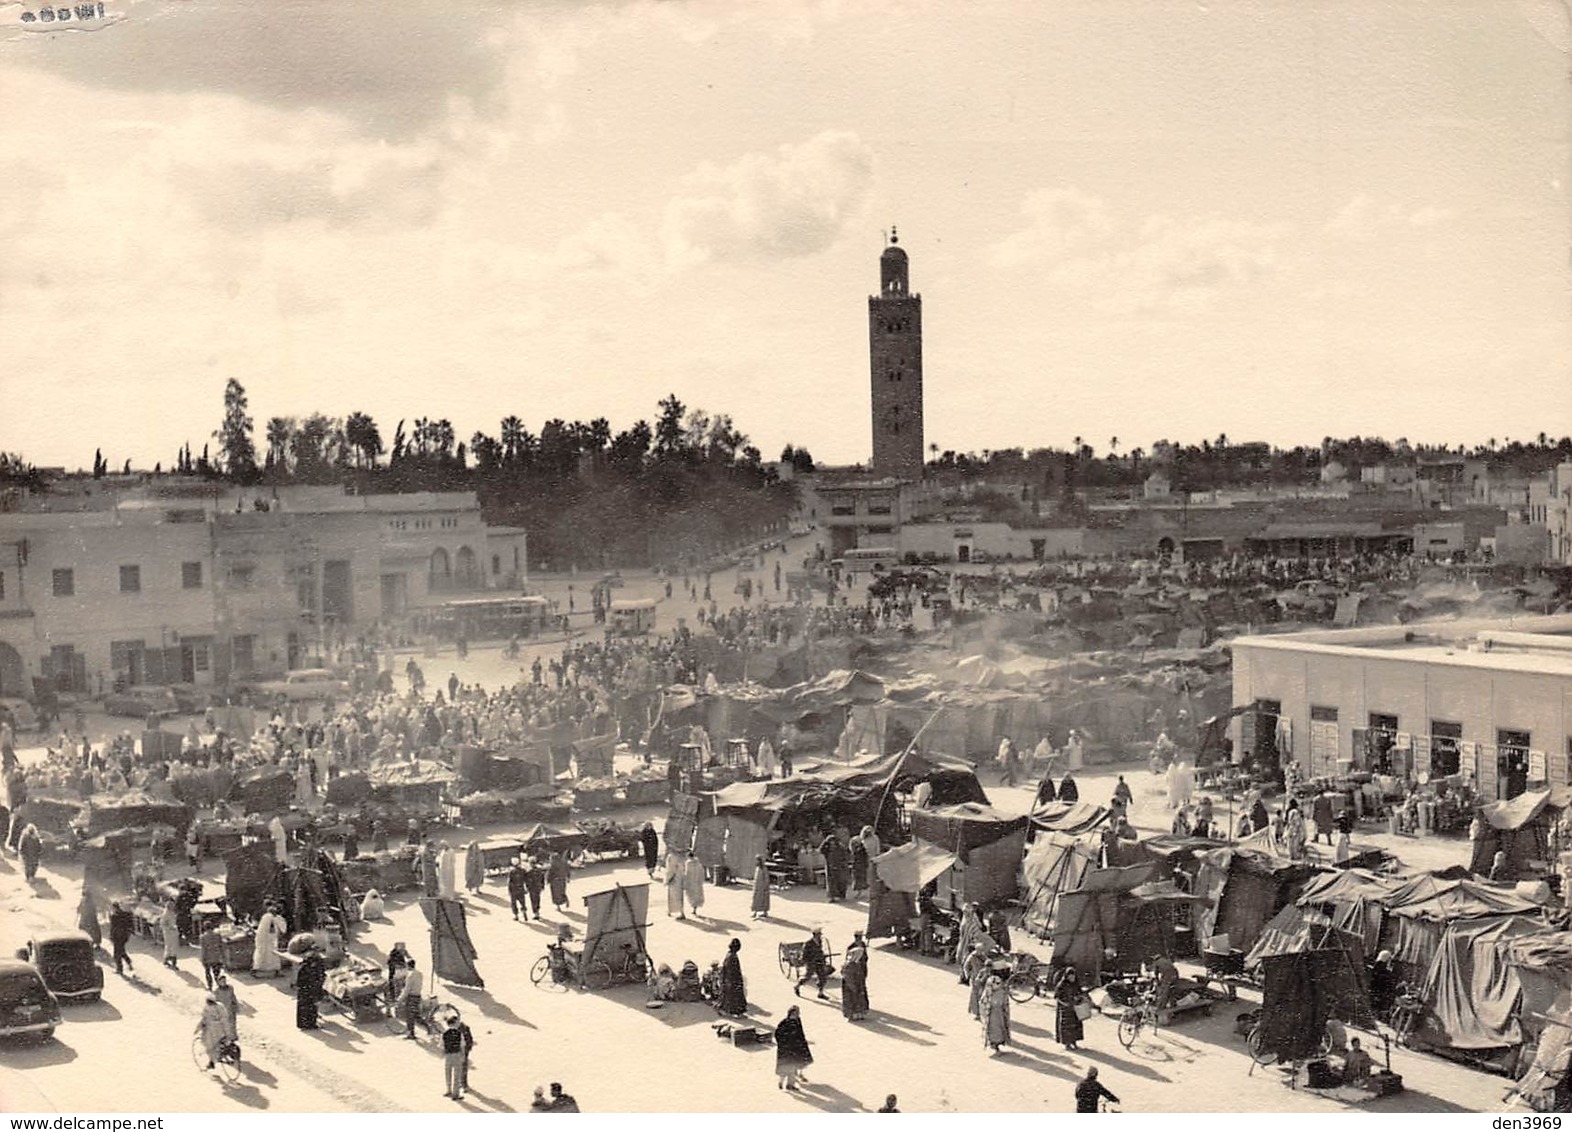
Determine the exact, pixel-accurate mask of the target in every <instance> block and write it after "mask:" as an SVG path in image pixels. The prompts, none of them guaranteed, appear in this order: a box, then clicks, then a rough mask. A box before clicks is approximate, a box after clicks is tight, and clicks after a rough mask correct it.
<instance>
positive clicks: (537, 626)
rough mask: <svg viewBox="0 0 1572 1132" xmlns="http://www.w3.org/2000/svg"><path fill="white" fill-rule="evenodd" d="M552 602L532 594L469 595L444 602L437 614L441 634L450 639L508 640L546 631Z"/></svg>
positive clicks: (437, 626) (437, 625)
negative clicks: (527, 595) (508, 595)
mask: <svg viewBox="0 0 1572 1132" xmlns="http://www.w3.org/2000/svg"><path fill="white" fill-rule="evenodd" d="M552 612H553V611H552V607H551V602H549V601H547V600H546V599H545V598H543V597H541V596H539V595H538V594H537V595H533V596H529V597H521V596H515V597H467V598H460V599H459V600H456V601H448V602H443V603H442V605H441V606H440V607H439V608H438V609H437V611H436V617H435V618H434V622H435V624H434V625H433V628H435V629H436V631H437V633H438V635H440V636H443V637H446V638H448V639H451V640H457V639H458V638H460V637H462V638H463V639H464V640H466V641H505V640H510V639H511V638H513V637H529V636H534V635H536V634H539V633H541V632H543V631H544V630H545V628H546V625H547V622H548V621H550V619H551V617H552Z"/></svg>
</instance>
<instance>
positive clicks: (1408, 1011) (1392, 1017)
mask: <svg viewBox="0 0 1572 1132" xmlns="http://www.w3.org/2000/svg"><path fill="white" fill-rule="evenodd" d="M1424 1018H1425V1004H1424V1002H1422V1001H1421V1000H1420V999H1419V997H1418V996H1417V995H1413V994H1401V995H1399V996H1398V998H1397V1001H1396V1002H1394V1003H1393V1004H1392V1010H1391V1012H1390V1013H1389V1014H1388V1015H1387V1025H1389V1026H1391V1027H1392V1040H1393V1041H1395V1042H1396V1043H1397V1044H1398V1045H1400V1046H1406V1045H1408V1039H1409V1038H1411V1037H1412V1036H1413V1034H1414V1031H1415V1030H1416V1029H1418V1028H1419V1024H1420V1023H1421V1022H1423V1021H1424Z"/></svg>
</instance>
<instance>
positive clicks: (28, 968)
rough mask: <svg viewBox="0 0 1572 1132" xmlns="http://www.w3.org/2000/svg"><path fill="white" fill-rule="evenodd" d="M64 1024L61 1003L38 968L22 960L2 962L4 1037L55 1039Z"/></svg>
mask: <svg viewBox="0 0 1572 1132" xmlns="http://www.w3.org/2000/svg"><path fill="white" fill-rule="evenodd" d="M58 1025H60V1003H59V1002H58V1001H57V1000H56V999H55V996H54V995H52V994H50V993H49V987H48V986H47V985H45V983H44V977H43V976H42V975H40V974H39V973H38V968H37V967H34V966H33V965H32V964H31V963H24V962H23V961H22V960H20V959H0V1038H15V1037H23V1036H32V1037H39V1038H52V1037H54V1034H55V1027H56V1026H58Z"/></svg>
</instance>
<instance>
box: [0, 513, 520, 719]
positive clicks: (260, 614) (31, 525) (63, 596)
mask: <svg viewBox="0 0 1572 1132" xmlns="http://www.w3.org/2000/svg"><path fill="white" fill-rule="evenodd" d="M104 502H105V504H106V505H105V506H103V507H101V508H98V509H88V510H77V511H73V512H67V513H50V512H18V513H12V514H5V515H0V562H3V563H4V564H3V566H0V695H26V694H30V692H31V690H32V680H33V678H35V677H42V678H45V679H48V680H51V681H53V682H54V684H55V685H56V686H57V687H58V688H60V689H61V690H63V691H72V692H77V693H82V694H93V695H96V694H101V693H102V691H104V690H107V689H109V688H112V687H113V686H114V685H115V684H117V683H121V684H143V683H149V684H170V683H192V684H222V683H224V682H225V681H227V680H228V679H230V678H231V677H232V676H243V675H248V674H252V673H259V672H281V671H283V670H286V669H288V668H293V667H297V666H298V665H299V664H300V663H302V662H303V661H306V660H309V659H310V658H312V657H315V656H318V655H321V654H322V653H323V651H325V650H330V649H331V648H333V647H334V646H335V645H336V644H340V643H343V642H344V641H348V640H353V639H354V638H356V637H357V636H359V635H361V634H362V633H364V632H366V631H367V630H369V629H371V628H373V627H378V626H396V625H399V624H401V623H403V622H404V621H405V620H406V619H407V618H408V617H410V616H411V615H413V614H416V613H419V612H421V611H423V610H429V609H433V608H435V607H437V606H440V605H441V604H442V603H443V602H444V601H447V600H450V599H451V598H453V597H458V596H465V595H476V594H482V593H485V592H487V591H498V592H509V591H511V592H520V591H521V590H522V589H523V587H524V586H525V584H526V582H527V569H526V561H527V559H526V549H527V547H526V542H525V535H524V532H523V531H521V530H518V529H516V528H497V527H487V526H486V525H485V524H484V523H483V522H482V521H481V514H480V507H479V504H478V502H477V501H476V498H475V496H474V494H473V493H470V492H441V493H434V492H432V493H411V494H406V495H366V496H356V495H346V494H345V493H344V492H343V491H342V490H341V489H339V488H307V487H301V488H280V489H278V490H277V491H273V490H271V489H268V490H265V491H262V492H258V491H255V490H247V491H244V492H241V493H240V494H239V495H238V497H237V496H236V494H235V492H233V491H232V490H227V491H224V492H222V493H216V492H215V491H214V489H213V488H212V487H211V486H210V485H193V486H191V487H189V488H188V489H185V490H184V491H183V490H182V488H181V487H180V486H179V485H163V486H161V488H160V489H159V491H158V493H157V494H156V495H155V494H141V495H137V494H122V495H119V496H117V497H114V498H112V499H105V500H104Z"/></svg>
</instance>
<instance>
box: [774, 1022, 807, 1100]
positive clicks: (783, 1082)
mask: <svg viewBox="0 0 1572 1132" xmlns="http://www.w3.org/2000/svg"><path fill="white" fill-rule="evenodd" d="M812 1064H813V1053H812V1052H811V1051H810V1050H809V1049H808V1035H807V1033H806V1032H805V1031H804V1030H803V1028H802V1008H801V1007H800V1006H793V1007H791V1008H790V1009H788V1010H787V1011H786V1017H784V1018H782V1019H781V1023H780V1025H779V1026H776V1027H775V1076H776V1077H778V1078H779V1082H778V1083H777V1085H776V1088H779V1089H786V1090H787V1091H789V1092H793V1093H795V1092H797V1091H798V1089H797V1086H798V1084H799V1083H801V1082H805V1081H806V1080H807V1079H806V1078H805V1077H803V1075H802V1071H803V1070H804V1069H806V1068H807V1067H808V1066H810V1065H812Z"/></svg>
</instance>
